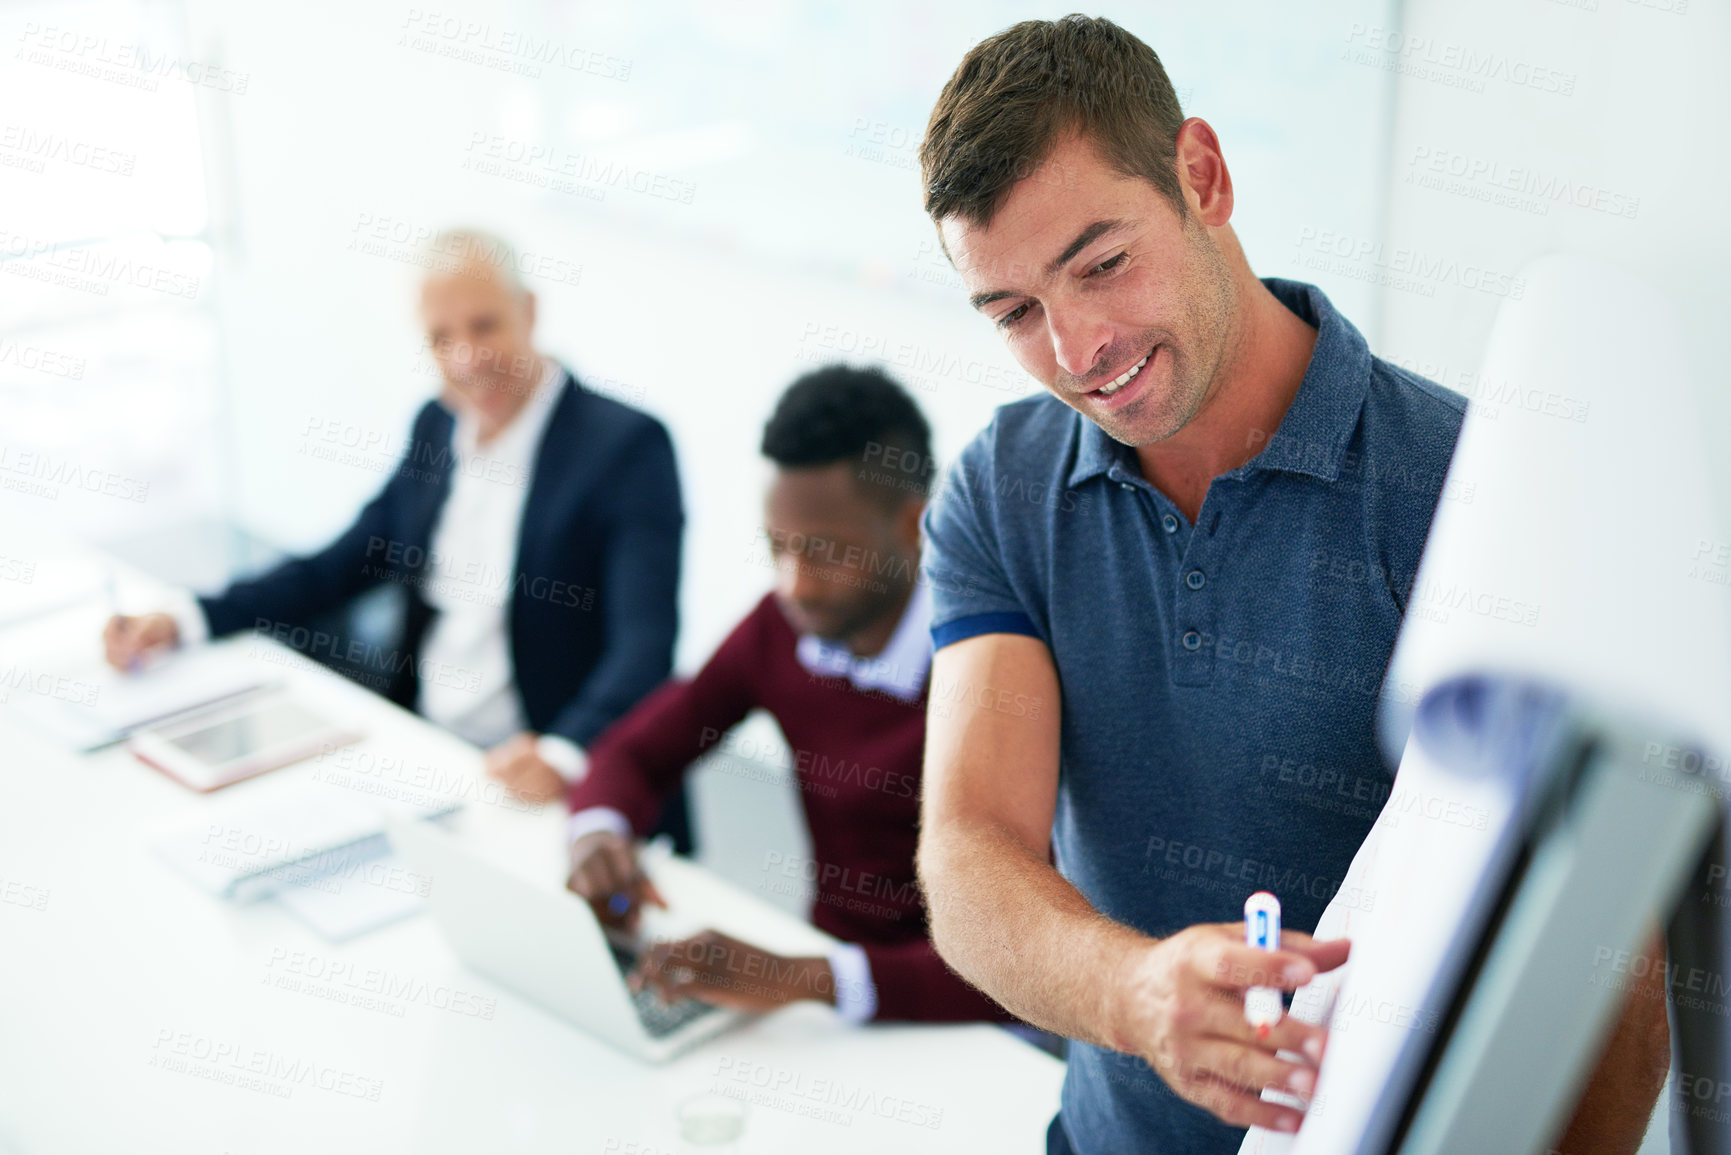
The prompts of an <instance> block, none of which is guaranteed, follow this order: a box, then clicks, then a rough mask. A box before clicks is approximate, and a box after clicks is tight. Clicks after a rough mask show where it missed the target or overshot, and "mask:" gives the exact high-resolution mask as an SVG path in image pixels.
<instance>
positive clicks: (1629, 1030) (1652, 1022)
mask: <svg viewBox="0 0 1731 1155" xmlns="http://www.w3.org/2000/svg"><path fill="white" fill-rule="evenodd" d="M1647 957H1648V958H1649V959H1651V960H1653V962H1654V964H1655V965H1654V967H1653V973H1654V974H1659V975H1663V974H1665V973H1666V969H1665V966H1664V962H1665V940H1664V939H1663V938H1662V937H1659V936H1657V935H1656V936H1654V938H1653V939H1652V940H1651V941H1650V942H1649V943H1648V944H1647ZM1670 1066H1671V1028H1670V1022H1669V1020H1668V1019H1667V1017H1666V1012H1665V984H1664V982H1663V981H1660V982H1654V983H1637V984H1635V985H1633V986H1631V987H1630V989H1629V994H1628V998H1627V999H1626V1000H1625V1002H1624V1004H1623V1013H1622V1015H1621V1016H1620V1017H1619V1018H1618V1021H1617V1025H1616V1028H1615V1029H1614V1030H1613V1031H1612V1033H1611V1037H1610V1038H1609V1039H1607V1040H1606V1041H1605V1050H1604V1053H1603V1054H1601V1055H1600V1056H1599V1063H1598V1066H1597V1067H1595V1068H1594V1070H1593V1074H1592V1077H1591V1078H1590V1079H1589V1080H1588V1082H1587V1085H1586V1087H1585V1088H1584V1089H1583V1090H1582V1092H1581V1099H1580V1102H1579V1103H1578V1104H1576V1107H1575V1114H1574V1117H1573V1118H1571V1119H1570V1120H1569V1124H1568V1127H1567V1129H1566V1130H1565V1131H1564V1133H1563V1137H1562V1138H1561V1139H1559V1140H1558V1141H1557V1144H1556V1147H1555V1148H1554V1151H1555V1155H1634V1152H1635V1151H1637V1150H1638V1149H1639V1148H1640V1146H1641V1140H1642V1139H1643V1138H1645V1136H1646V1133H1647V1123H1648V1120H1649V1119H1651V1118H1652V1115H1653V1105H1654V1104H1655V1103H1657V1102H1658V1100H1659V1094H1660V1092H1662V1091H1663V1090H1664V1088H1665V1076H1666V1074H1667V1073H1668V1072H1669V1070H1670Z"/></svg>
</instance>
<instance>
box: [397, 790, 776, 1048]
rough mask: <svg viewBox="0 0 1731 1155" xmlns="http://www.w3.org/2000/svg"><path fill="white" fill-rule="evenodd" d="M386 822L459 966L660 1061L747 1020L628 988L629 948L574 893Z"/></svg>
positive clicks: (429, 830)
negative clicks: (422, 883) (424, 888)
mask: <svg viewBox="0 0 1731 1155" xmlns="http://www.w3.org/2000/svg"><path fill="white" fill-rule="evenodd" d="M388 829H389V834H390V839H391V845H392V846H393V847H394V848H395V849H396V851H397V853H398V855H400V856H401V857H402V860H403V862H404V864H405V865H406V866H408V868H409V869H411V870H413V871H415V872H416V873H418V874H423V875H425V876H427V877H428V878H430V879H431V880H432V886H431V889H430V891H429V892H428V897H427V903H428V905H429V906H430V907H431V908H432V912H433V918H434V920H435V921H436V922H437V923H438V925H439V930H440V932H441V933H442V934H443V935H444V936H445V938H446V939H447V940H448V941H449V942H450V944H451V948H452V949H453V950H455V951H456V952H457V957H458V958H461V959H462V960H463V962H464V964H465V965H467V966H468V967H469V968H470V969H471V970H474V971H477V972H478V973H480V974H483V975H486V976H487V977H488V978H490V979H492V980H493V981H495V982H497V983H498V984H499V985H501V986H503V987H506V988H507V989H509V990H511V991H513V992H514V993H516V994H518V995H520V996H521V997H523V998H525V999H527V1000H529V1001H530V1002H532V1003H535V1004H536V1005H538V1006H540V1007H542V1008H544V1009H546V1010H549V1011H551V1012H553V1013H554V1014H556V1015H558V1016H559V1017H560V1018H562V1019H565V1020H566V1021H568V1022H570V1023H572V1024H574V1025H576V1026H578V1027H580V1028H582V1029H583V1030H585V1031H587V1032H588V1033H590V1034H592V1035H594V1036H596V1037H597V1038H599V1039H601V1040H603V1041H604V1042H607V1043H610V1044H612V1045H613V1046H614V1047H617V1048H618V1049H619V1050H621V1051H624V1052H626V1053H627V1054H630V1055H633V1056H635V1057H637V1058H639V1059H642V1060H645V1061H646V1062H651V1063H659V1062H663V1061H665V1060H667V1059H671V1058H672V1057H673V1056H675V1055H678V1054H680V1053H682V1052H684V1051H687V1050H689V1049H690V1048H692V1047H694V1046H696V1045H697V1044H698V1043H700V1042H702V1041H704V1040H705V1039H709V1038H712V1037H713V1036H715V1035H717V1034H720V1033H721V1032H722V1031H725V1030H727V1029H729V1028H730V1027H733V1026H735V1025H737V1024H738V1023H740V1022H743V1021H744V1020H745V1019H746V1018H747V1017H748V1016H747V1015H745V1014H744V1013H742V1012H740V1011H734V1010H729V1009H726V1008H722V1007H716V1006H712V1005H711V1004H709V1003H704V1002H699V1001H697V1000H696V999H681V1000H679V1001H677V1002H673V1003H664V1002H662V1001H661V1000H660V998H659V997H657V996H656V995H655V994H653V993H651V992H650V991H649V990H647V989H645V990H643V991H640V992H637V993H633V992H632V991H631V989H630V987H628V986H627V985H626V983H625V976H626V974H627V973H628V972H629V971H630V970H631V968H632V966H633V965H634V964H635V963H636V961H637V955H636V952H635V951H634V950H633V949H632V948H631V947H629V946H627V945H624V944H623V943H622V942H619V941H614V940H610V939H609V937H608V935H607V932H606V931H605V930H604V929H603V928H602V926H601V924H600V922H599V921H597V919H596V918H595V912H594V911H592V910H590V908H589V904H588V903H586V902H584V901H583V900H582V899H581V898H578V897H577V896H576V895H574V894H572V893H570V892H569V891H566V890H554V889H552V888H551V887H548V886H544V885H538V884H536V883H535V882H533V881H531V880H530V879H527V878H524V877H523V876H522V875H520V874H517V873H515V872H513V871H511V870H509V869H506V868H505V867H502V866H499V865H497V864H496V863H493V862H491V861H489V860H488V859H486V858H485V857H483V856H482V855H480V854H477V853H476V852H475V851H473V850H471V849H469V848H468V847H466V846H465V845H464V844H463V843H462V842H461V841H460V840H459V839H458V838H457V837H456V836H454V835H453V834H452V833H451V832H450V831H448V830H446V829H444V828H443V827H441V826H438V825H436V824H434V823H431V822H419V821H414V820H405V819H395V818H394V819H392V821H391V822H390V825H389V828H388Z"/></svg>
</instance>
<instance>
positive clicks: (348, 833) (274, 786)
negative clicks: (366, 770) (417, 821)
mask: <svg viewBox="0 0 1731 1155" xmlns="http://www.w3.org/2000/svg"><path fill="white" fill-rule="evenodd" d="M258 786H260V787H265V788H267V789H261V790H258V791H256V792H254V793H251V794H245V795H240V796H238V797H235V798H228V797H222V796H213V797H212V798H211V799H210V802H209V805H208V806H207V808H206V809H205V812H204V814H203V815H202V816H201V817H200V818H199V819H198V821H196V822H192V823H184V824H182V825H180V826H178V827H176V828H174V829H171V830H169V831H166V832H164V833H163V834H161V835H160V836H158V837H157V838H156V839H155V840H154V841H153V843H152V845H153V848H154V849H155V850H156V852H157V853H158V854H159V855H160V856H161V857H162V858H164V859H165V860H167V861H168V863H169V864H170V865H171V866H173V867H174V868H175V869H176V870H178V871H179V872H180V873H181V874H182V875H184V876H185V877H186V878H188V879H189V880H190V881H191V882H193V883H194V884H195V885H196V886H198V887H199V888H200V889H201V890H204V891H206V892H208V893H210V894H213V895H216V896H218V897H220V898H228V899H234V900H235V901H239V902H247V901H251V900H253V899H258V898H264V897H267V896H269V895H272V894H275V893H277V892H278V891H280V890H282V889H283V888H284V887H286V886H292V885H300V884H305V885H309V886H312V887H315V888H319V887H323V888H325V889H326V891H327V892H328V891H330V889H331V888H332V887H337V888H339V889H340V887H341V886H344V885H347V884H350V883H353V884H355V885H358V886H365V885H369V884H370V883H369V880H370V879H372V878H374V877H375V876H376V875H378V873H379V872H378V870H377V869H376V868H375V867H374V866H373V865H372V864H373V863H374V862H375V861H376V860H378V859H379V858H381V857H382V856H383V855H385V853H386V850H387V843H386V839H385V823H386V819H387V817H388V816H389V815H391V814H403V815H406V816H408V817H411V818H429V817H436V816H438V815H441V814H448V813H450V812H452V811H454V810H456V809H458V808H460V807H461V805H462V803H461V802H459V801H457V800H456V799H453V798H445V797H442V796H438V795H431V794H429V795H428V796H426V799H425V800H413V801H411V800H407V799H399V798H389V797H385V796H382V795H373V794H363V793H358V792H356V791H353V790H349V789H346V788H344V787H340V786H336V785H333V784H330V783H326V782H320V781H318V780H316V779H307V778H298V777H297V778H274V779H271V780H269V781H261V782H259V783H258ZM225 794H226V792H225ZM380 885H381V886H383V887H385V888H386V889H388V888H389V886H390V883H389V880H388V879H387V880H386V882H385V883H381V884H380ZM315 905H319V904H318V903H317V900H316V899H314V898H308V899H306V901H305V903H303V908H305V909H311V908H312V907H313V906H315ZM333 917H334V916H333Z"/></svg>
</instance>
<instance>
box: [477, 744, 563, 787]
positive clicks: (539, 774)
mask: <svg viewBox="0 0 1731 1155" xmlns="http://www.w3.org/2000/svg"><path fill="white" fill-rule="evenodd" d="M539 739H540V735H538V734H530V733H527V732H525V733H522V734H518V735H516V736H514V737H511V738H507V739H505V740H504V741H503V742H501V743H499V744H498V745H497V746H495V747H493V748H492V749H491V750H489V751H487V758H486V762H485V765H486V769H487V777H489V778H495V779H497V780H498V781H499V782H500V783H501V784H503V785H504V787H505V789H506V790H509V791H510V792H511V793H512V794H513V795H514V796H516V797H518V798H521V799H522V800H523V801H525V802H531V803H534V804H536V805H540V804H542V803H544V802H551V801H553V799H555V798H557V797H559V795H561V794H563V793H564V792H565V780H564V779H563V778H561V777H559V771H557V770H555V769H554V768H553V767H552V766H550V765H548V763H547V762H546V761H545V760H544V759H542V757H541V754H540V751H539V750H538V749H537V745H536V744H537V742H538V741H539Z"/></svg>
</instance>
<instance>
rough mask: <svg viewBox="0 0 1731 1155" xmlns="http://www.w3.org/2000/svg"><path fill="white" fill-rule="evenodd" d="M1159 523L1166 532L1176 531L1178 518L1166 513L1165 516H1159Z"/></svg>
mask: <svg viewBox="0 0 1731 1155" xmlns="http://www.w3.org/2000/svg"><path fill="white" fill-rule="evenodd" d="M1160 524H1161V525H1163V526H1165V527H1166V532H1167V533H1177V532H1178V519H1177V518H1175V517H1173V516H1172V515H1171V514H1167V515H1166V516H1165V517H1163V518H1161V519H1160Z"/></svg>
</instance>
